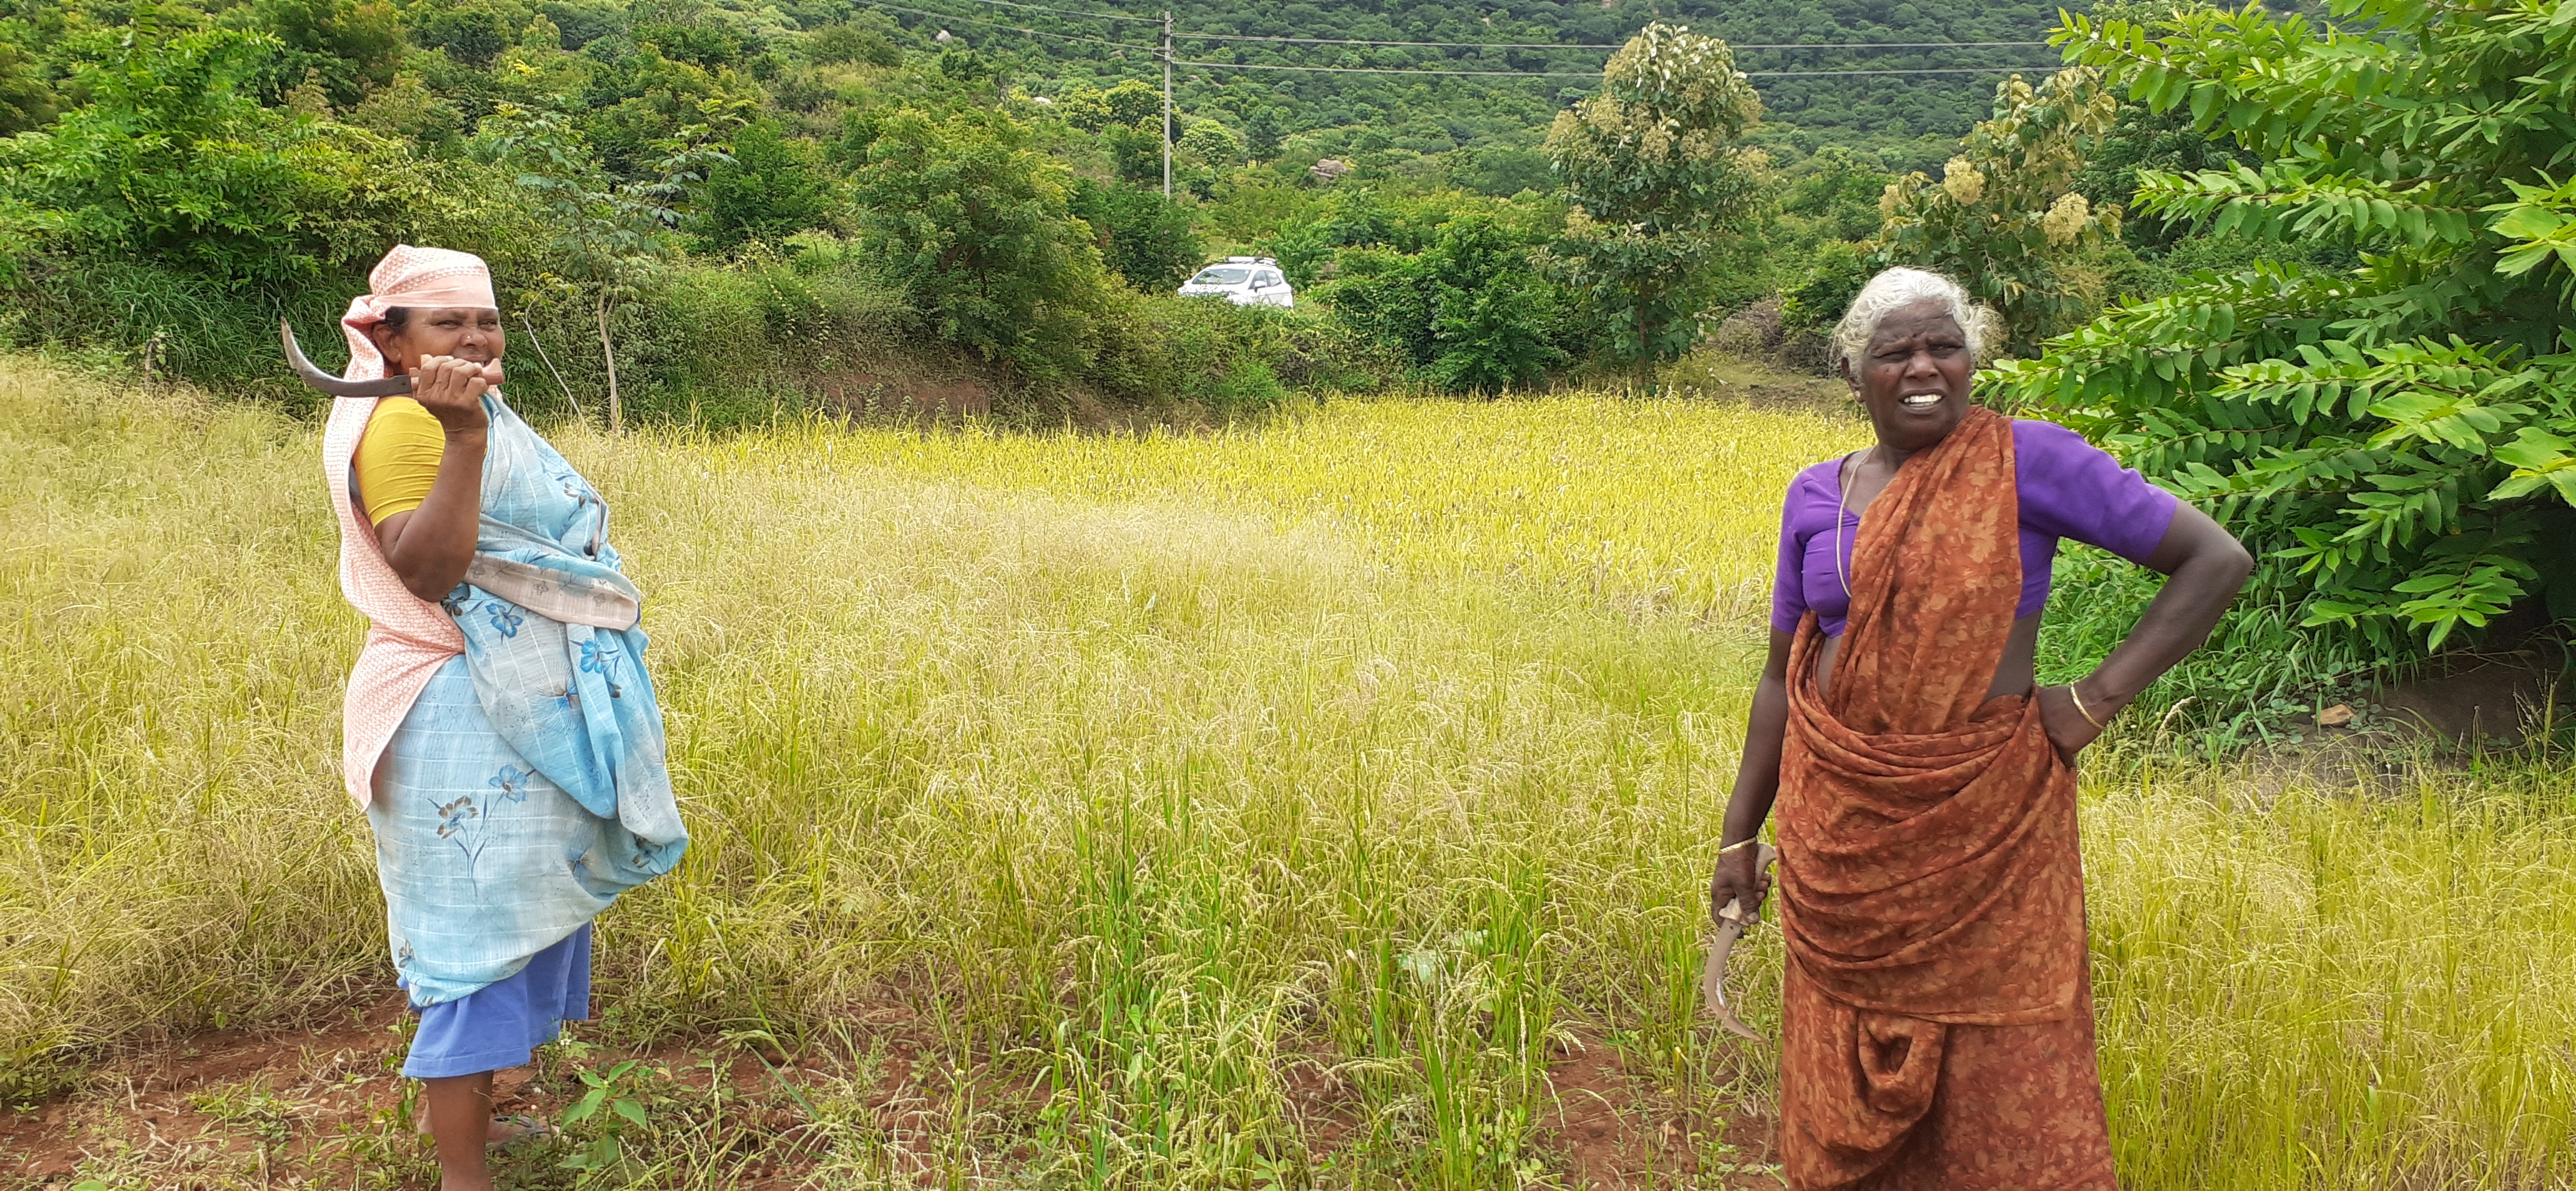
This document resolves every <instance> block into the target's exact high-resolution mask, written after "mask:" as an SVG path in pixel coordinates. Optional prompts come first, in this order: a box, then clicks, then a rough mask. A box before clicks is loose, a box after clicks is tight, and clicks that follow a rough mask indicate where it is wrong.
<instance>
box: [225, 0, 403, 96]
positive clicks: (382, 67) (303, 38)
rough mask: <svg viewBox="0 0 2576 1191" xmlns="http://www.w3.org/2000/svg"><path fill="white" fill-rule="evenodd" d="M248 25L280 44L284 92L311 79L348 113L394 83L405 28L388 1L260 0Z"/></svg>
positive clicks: (278, 65) (279, 77)
mask: <svg viewBox="0 0 2576 1191" xmlns="http://www.w3.org/2000/svg"><path fill="white" fill-rule="evenodd" d="M246 18H247V22H248V24H249V25H250V26H251V27H252V28H254V29H257V30H259V31H261V32H264V33H267V34H270V35H272V36H274V37H276V38H277V40H278V42H279V43H280V44H281V46H282V49H281V50H280V51H279V52H278V53H277V55H276V57H275V58H274V59H272V63H271V67H270V69H271V71H272V73H273V77H274V78H275V79H276V83H275V84H274V85H276V86H277V87H278V88H279V89H281V90H282V89H284V88H289V87H294V86H296V85H298V84H300V83H303V82H304V81H305V80H306V79H308V78H310V79H313V80H315V81H318V82H319V83H320V84H321V86H322V90H323V93H324V94H325V95H326V96H328V97H329V98H330V101H331V104H332V106H334V107H341V108H345V107H348V106H350V105H352V104H355V103H357V102H358V101H359V100H361V99H364V98H366V95H367V92H369V91H373V90H375V89H376V88H378V87H381V86H384V85H385V84H387V83H390V82H392V81H393V78H394V66H395V64H396V63H398V62H400V61H401V59H402V51H403V37H402V28H401V26H399V25H398V24H396V23H395V21H394V9H393V6H392V5H391V4H388V3H385V0H256V2H255V3H253V4H252V5H251V6H250V7H249V8H248V9H247V10H246Z"/></svg>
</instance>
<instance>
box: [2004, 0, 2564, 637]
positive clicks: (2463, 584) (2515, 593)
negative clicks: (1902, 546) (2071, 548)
mask: <svg viewBox="0 0 2576 1191" xmlns="http://www.w3.org/2000/svg"><path fill="white" fill-rule="evenodd" d="M2330 12H2331V14H2332V15H2333V17H2334V18H2336V19H2339V20H2349V21H2352V22H2354V23H2355V25H2357V26H2358V30H2357V31H2356V30H2354V29H2346V28H2342V27H2338V26H2336V25H2333V24H2319V23H2315V22H2312V21H2310V20H2309V19H2308V18H2306V17H2303V16H2297V15H2282V14H2276V13H2273V12H2270V11H2267V10H2265V9H2262V8H2259V7H2248V8H2245V9H2243V10H2241V11H2232V12H2221V11H2209V10H2195V11H2187V12H2183V13H2179V14H2176V15H2174V16H2173V17H2171V18H2168V19H2163V20H2158V21H2154V22H2152V23H2147V24H2140V23H2135V22H2130V21H2124V20H2112V21H2107V22H2100V23H2096V22H2093V21H2091V20H2088V19H2083V18H2077V19H2075V20H2074V21H2072V23H2071V24H2070V25H2069V26H2068V27H2067V28H2066V29H2065V30H2064V31H2063V32H2062V34H2061V37H2062V39H2063V40H2064V41H2065V42H2066V43H2067V46H2068V50H2069V52H2070V54H2071V55H2073V56H2074V57H2077V58H2079V59H2080V60H2082V61H2084V62H2086V63H2089V64H2091V65H2093V66H2095V67H2097V68H2099V69H2101V70H2104V71H2106V72H2108V73H2109V74H2110V76H2111V77H2112V78H2113V79H2114V80H2116V81H2118V82H2119V83H2121V84H2124V85H2125V86H2126V87H2127V88H2128V92H2129V94H2130V96H2131V97H2132V98H2134V99H2136V100H2139V101H2141V102H2143V103H2145V104H2146V105H2147V106H2148V107H2149V108H2151V109H2152V110H2154V111H2157V112H2166V111H2172V110H2176V109H2184V110H2188V111H2189V113H2190V115H2191V119H2192V121H2193V124H2194V127H2195V128H2197V129H2198V130H2199V131H2200V132H2201V133H2202V134H2203V135H2206V136H2212V137H2216V136H2227V137H2230V138H2232V139H2234V140H2235V141H2236V142H2237V143H2238V144H2239V145H2241V146H2242V147H2244V148H2245V149H2246V150H2248V151H2250V152H2252V153H2253V154H2255V155H2256V157H2257V158H2258V159H2259V160H2261V161H2262V162H2264V164H2262V165H2261V166H2259V167H2255V166H2243V165H2239V166H2236V167H2234V168H2230V169H2223V170H2203V171H2198V172H2194V173H2188V174H2184V173H2160V172H2154V171H2148V172H2144V173H2142V174H2141V175H2140V178H2139V186H2140V189H2139V194H2138V202H2139V204H2140V206H2141V207H2143V208H2144V209H2146V210H2148V211H2150V212H2153V213H2155V214H2157V215H2159V216H2161V217H2164V218H2167V219H2176V220H2186V221H2190V222H2193V223H2195V224H2197V225H2200V226H2204V227H2206V228H2207V229H2208V231H2209V232H2210V233H2211V234H2215V235H2237V234H2243V233H2248V232H2252V233H2257V234H2262V235H2269V236H2274V237H2279V238H2284V239H2296V240H2300V241H2334V242H2340V243H2343V244H2346V245H2349V246H2351V247H2352V248H2353V249H2355V250H2356V252H2357V259H2358V260H2359V262H2360V263H2359V264H2358V265H2357V266H2355V267H2351V268H2343V269H2333V268H2323V267H2317V266H2310V265H2298V264H2291V263H2286V262H2266V263H2261V264H2258V265H2256V266H2255V267H2252V268H2247V269H2243V270H2239V271H2235V272H2231V273H2227V274H2215V273H2213V274H2205V275H2202V276H2199V277H2197V278H2195V279H2193V280H2192V281H2191V282H2190V283H2188V284H2187V285H2185V286H2184V287H2183V288H2182V289H2181V290H2179V291H2177V292H2175V293H2171V294H2168V295H2165V296H2163V297H2160V298H2157V299H2155V300H2153V301H2146V302H2140V303H2136V304H2133V305H2130V306H2127V307H2124V308H2121V309H2118V310H2115V311H2113V312H2111V313H2109V314H2107V315H2104V316H2103V317H2101V318H2100V319H2098V320H2096V321H2095V322H2093V323H2092V324H2091V325H2089V326H2086V327H2083V328H2081V329H2078V330H2076V331H2074V332H2071V333H2069V334H2066V335H2064V336H2061V337H2060V338H2058V339H2056V340H2055V341H2054V342H2052V343H2051V344H2049V349H2048V354H2047V355H2046V356H2045V357H2044V358H2042V359H2040V360H2038V361H2032V362H2022V363H2017V364H2011V365H2009V366H2007V367H2005V368H2002V369H2000V370H1998V371H1997V372H1996V373H1995V374H1993V375H1992V377H1991V382H1992V385H1993V387H1994V389H1995V390H1996V391H1997V392H1998V393H1999V394H2000V395H2001V396H2002V397H2003V398H2004V399H2006V400H2008V401H2018V402H2023V403H2028V404H2035V405H2045V406H2048V407H2050V408H2053V409H2054V410H2056V411H2058V413H2059V414H2060V416H2062V417H2063V418H2064V419H2065V420H2066V421H2068V422H2069V423H2070V424H2073V425H2075V426H2077V427H2078V428H2080V429H2083V430H2085V431H2086V432H2088V433H2091V434H2093V435H2095V436H2097V437H2099V438H2102V439H2104V440H2106V441H2108V442H2110V443H2112V444H2113V445H2114V446H2115V447H2116V448H2117V449H2118V450H2120V451H2121V452H2122V453H2124V454H2125V455H2126V456H2127V458H2128V459H2129V460H2130V461H2131V462H2132V463H2133V464H2135V465H2137V466H2138V467H2140V468H2141V469H2142V470H2144V471H2145V472H2146V473H2147V474H2149V475H2151V476H2153V477H2155V478H2156V479H2158V480H2159V481H2160V482H2162V483H2165V484H2167V485H2168V486H2171V487H2173V488H2175V489H2177V490H2179V491H2181V492H2183V493H2184V494H2186V495H2187V496H2189V497H2191V498H2192V499H2194V500H2196V501H2199V502H2201V503H2203V504H2204V505H2206V506H2207V507H2209V508H2211V509H2212V510H2214V511H2215V512H2217V513H2218V514H2219V515H2220V516H2222V517H2223V518H2225V519H2226V520H2227V521H2228V522H2229V523H2230V526H2231V528H2233V529H2235V530H2236V531H2237V532H2239V533H2240V534H2243V535H2244V536H2245V537H2246V538H2247V539H2248V542H2249V544H2250V545H2252V546H2253V547H2254V548H2255V554H2256V556H2257V557H2258V558H2261V559H2263V560H2264V563H2263V569H2262V570H2261V571H2259V572H2258V576H2257V578H2258V582H2260V583H2262V584H2264V585H2266V586H2267V587H2269V588H2270V589H2271V590H2273V591H2275V592H2277V593H2281V594H2282V595H2283V596H2284V597H2285V598H2292V599H2297V600H2300V601H2302V602H2303V604H2304V607H2305V623H2306V624H2308V625H2310V626H2312V627H2328V626H2333V627H2338V628H2341V629H2344V630H2348V631H2353V632H2358V633H2360V634H2362V635H2363V636H2364V637H2365V638H2366V639H2367V640H2369V641H2370V642H2372V643H2374V644H2375V645H2377V646H2378V647H2379V648H2381V649H2382V650H2385V651H2391V652H2396V651H2401V650H2402V649H2403V648H2404V647H2406V646H2407V645H2408V644H2410V643H2416V644H2420V645H2422V646H2425V647H2430V648H2440V647H2441V646H2442V645H2443V644H2444V643H2446V642H2448V641H2450V640H2453V639H2454V638H2456V637H2458V636H2460V635H2461V634H2463V633H2464V631H2473V630H2475V629H2477V628H2479V627H2480V626H2483V625H2485V624H2487V623H2488V622H2489V621H2490V620H2491V619H2493V618H2494V617H2495V616H2497V615H2499V614H2501V613H2502V612H2504V611H2505V610H2506V609H2508V608H2510V607H2512V606H2514V605H2515V604H2516V603H2517V602H2520V601H2523V600H2526V599H2530V598H2533V597H2538V598H2541V599H2543V600H2545V601H2546V603H2547V606H2548V607H2549V608H2550V609H2551V610H2552V611H2553V612H2554V613H2555V614H2556V615H2557V616H2559V617H2560V618H2562V619H2576V551H2571V550H2570V549H2569V548H2568V544H2569V543H2570V542H2571V541H2576V514H2571V508H2572V507H2576V178H2570V177H2568V176H2567V175H2565V174H2564V173H2561V172H2559V171H2564V170H2566V169H2567V168H2568V166H2569V165H2570V163H2571V162H2576V99H2571V97H2576V0H2529V2H2508V0H2461V2H2458V3H2451V2H2445V3H2440V4H2435V3H2431V2H2429V0H2367V2H2365V0H2335V3H2334V4H2333V6H2332V7H2331V9H2330Z"/></svg>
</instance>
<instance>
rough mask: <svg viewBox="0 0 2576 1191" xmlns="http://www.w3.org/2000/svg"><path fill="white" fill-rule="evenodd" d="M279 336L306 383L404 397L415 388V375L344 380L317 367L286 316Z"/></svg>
mask: <svg viewBox="0 0 2576 1191" xmlns="http://www.w3.org/2000/svg"><path fill="white" fill-rule="evenodd" d="M277 338H278V340H279V341H280V342H282V343H284V344H285V345H286V363H287V366H288V367H291V368H293V369H295V375H297V376H300V377H302V378H304V383H305V384H308V385H311V386H313V387H314V388H317V389H320V390H322V391H323V392H325V393H328V394H330V395H332V396H334V397H400V396H403V395H404V394H407V393H409V392H411V378H410V377H408V376H388V377H386V378H384V379H383V380H343V379H341V378H340V377H336V376H333V375H331V374H330V373H328V372H324V371H322V370H321V369H320V368H318V367H315V366H314V363H313V361H311V360H308V359H305V358H304V349H303V348H302V347H300V346H298V345H297V344H296V342H295V328H293V327H291V326H288V325H287V323H286V320H285V319H282V318H281V319H279V320H277Z"/></svg>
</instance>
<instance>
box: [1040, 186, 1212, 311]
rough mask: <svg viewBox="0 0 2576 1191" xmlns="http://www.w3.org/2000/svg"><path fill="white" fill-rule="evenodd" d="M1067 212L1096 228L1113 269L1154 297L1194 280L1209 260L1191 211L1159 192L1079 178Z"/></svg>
mask: <svg viewBox="0 0 2576 1191" xmlns="http://www.w3.org/2000/svg"><path fill="white" fill-rule="evenodd" d="M1068 209H1070V210H1071V211H1072V212H1073V214H1074V216H1075V217H1076V218H1078V219H1080V220H1082V221H1083V222H1084V223H1087V224H1090V225H1091V232H1092V243H1093V244H1094V245H1096V246H1097V247H1098V248H1099V249H1100V257H1101V260H1102V261H1103V262H1105V263H1106V264H1107V265H1108V266H1109V271H1110V272H1112V273H1115V274H1117V275H1118V276H1119V278H1120V279H1121V280H1124V281H1125V282H1126V283H1127V284H1129V285H1132V286H1135V287H1136V288H1138V289H1141V290H1145V291H1147V292H1149V293H1159V292H1161V291H1164V290H1168V289H1171V288H1173V287H1175V286H1178V285H1179V284H1180V283H1182V282H1183V281H1187V280H1189V277H1190V274H1192V273H1195V272H1197V271H1198V268H1199V264H1200V262H1202V261H1204V260H1206V259H1207V249H1206V247H1205V246H1204V245H1202V244H1200V242H1199V237H1198V233H1197V232H1196V231H1193V230H1192V229H1191V227H1190V213H1189V212H1188V211H1187V210H1186V209H1184V208H1182V207H1180V206H1179V205H1177V204H1174V203H1173V202H1171V201H1170V200H1168V199H1165V198H1164V197H1163V196H1162V195H1161V194H1159V193H1157V192H1155V191H1151V190H1147V189H1144V188H1142V187H1137V186H1125V185H1120V184H1118V183H1115V182H1105V183H1104V182H1095V181H1092V180H1091V179H1089V178H1078V179H1076V180H1075V181H1074V184H1073V192H1072V195H1071V197H1070V200H1069V202H1068Z"/></svg>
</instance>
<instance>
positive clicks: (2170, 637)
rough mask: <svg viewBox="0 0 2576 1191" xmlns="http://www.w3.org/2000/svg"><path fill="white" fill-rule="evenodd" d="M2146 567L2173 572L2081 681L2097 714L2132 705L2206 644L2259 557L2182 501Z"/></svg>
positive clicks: (2088, 703)
mask: <svg viewBox="0 0 2576 1191" xmlns="http://www.w3.org/2000/svg"><path fill="white" fill-rule="evenodd" d="M2159 563H2163V564H2166V565H2162V566H2159V565H2157V564H2159ZM2148 565H2149V566H2151V567H2154V569H2156V570H2160V571H2164V572H2165V573H2166V574H2167V575H2169V576H2170V578H2168V579H2166V580H2165V586H2164V590H2163V591H2160V592H2157V593H2156V598H2155V601H2154V602H2153V603H2150V604H2148V605H2147V612H2146V615H2144V616H2141V617H2139V618H2138V625H2137V627H2136V628H2135V629H2132V630H2130V632H2129V637H2128V639H2127V640H2125V641H2122V642H2121V643H2120V645H2119V648H2117V649H2114V650H2112V651H2111V655H2110V656H2109V657H2106V658H2104V659H2102V664H2101V665H2100V666H2098V667H2096V668H2095V669H2094V671H2093V672H2092V673H2091V674H2088V675H2086V676H2084V678H2083V679H2081V680H2079V681H2078V682H2077V683H2076V684H2075V685H2076V693H2077V694H2078V695H2080V696H2081V697H2082V699H2083V702H2084V705H2085V708H2086V709H2087V710H2090V711H2091V712H2093V713H2094V714H2095V715H2096V716H2108V715H2110V714H2111V713H2112V712H2115V711H2118V710H2119V709H2120V708H2122V707H2125V706H2127V705H2128V704H2129V701H2130V700H2132V699H2135V698H2137V697H2138V693H2139V692H2141V691H2144V690H2146V689H2147V684H2149V683H2152V682H2154V681H2155V680H2156V679H2157V678H2159V677H2162V676H2163V674H2164V672H2165V671H2167V670H2170V669H2172V668H2173V666H2174V664H2175V663H2177V662H2180V661H2181V660H2182V659H2183V658H2185V657H2186V656H2189V655H2190V653H2191V651H2192V650H2195V649H2198V648H2200V643H2201V642H2202V641H2204V640H2207V639H2208V637H2209V631H2210V629H2212V628H2214V627H2216V626H2217V624H2218V618H2219V617H2220V616H2222V615H2225V614H2226V612H2227V605H2228V604H2229V603H2231V602H2233V601H2234V600H2235V599H2236V593H2237V591H2238V590H2239V589H2241V588H2243V587H2244V586H2245V578H2246V576H2247V575H2250V574H2252V573H2253V570H2254V559H2253V556H2252V555H2249V554H2247V553H2246V552H2245V547H2244V546H2243V545H2242V544H2240V543H2239V542H2237V540H2236V539H2235V538H2234V537H2233V536H2231V535H2229V534H2228V532H2227V531H2226V530H2225V529H2224V528H2222V527H2220V526H2219V524H2218V523H2217V522H2215V521H2212V520H2210V518H2209V516H2208V515H2207V514H2205V513H2202V512H2201V511H2200V510H2198V509H2195V508H2192V507H2191V506H2189V505H2184V506H2182V507H2181V508H2179V509H2177V510H2175V515H2174V524H2173V528H2171V529H2169V530H2167V531H2166V534H2165V540H2164V542H2163V543H2162V544H2161V545H2159V546H2158V547H2157V550H2156V555H2155V557H2152V558H2150V559H2149V560H2148Z"/></svg>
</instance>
